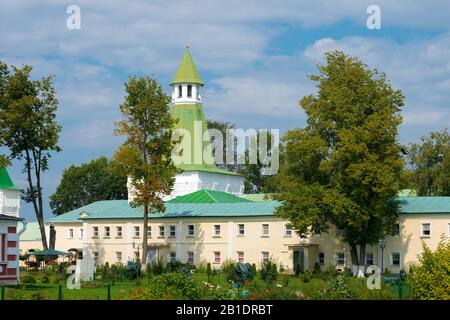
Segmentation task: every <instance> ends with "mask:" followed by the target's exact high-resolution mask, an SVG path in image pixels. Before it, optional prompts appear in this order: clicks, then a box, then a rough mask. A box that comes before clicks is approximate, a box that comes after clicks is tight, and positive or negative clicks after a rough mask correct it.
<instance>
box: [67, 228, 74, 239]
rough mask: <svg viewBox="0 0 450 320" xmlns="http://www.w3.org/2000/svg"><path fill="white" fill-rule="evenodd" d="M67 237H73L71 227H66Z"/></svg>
mask: <svg viewBox="0 0 450 320" xmlns="http://www.w3.org/2000/svg"><path fill="white" fill-rule="evenodd" d="M67 238H69V239H72V238H73V229H72V228H70V229H67Z"/></svg>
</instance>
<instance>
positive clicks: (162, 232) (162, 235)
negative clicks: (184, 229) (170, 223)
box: [158, 226, 166, 238]
mask: <svg viewBox="0 0 450 320" xmlns="http://www.w3.org/2000/svg"><path fill="white" fill-rule="evenodd" d="M158 228H159V237H160V238H164V236H165V233H166V230H165V228H164V226H159V227H158Z"/></svg>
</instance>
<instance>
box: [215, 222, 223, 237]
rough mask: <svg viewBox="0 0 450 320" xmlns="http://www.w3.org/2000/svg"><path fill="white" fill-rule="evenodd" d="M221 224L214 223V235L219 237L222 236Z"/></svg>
mask: <svg viewBox="0 0 450 320" xmlns="http://www.w3.org/2000/svg"><path fill="white" fill-rule="evenodd" d="M220 231H221V230H220V224H215V225H214V236H216V237H219V236H220Z"/></svg>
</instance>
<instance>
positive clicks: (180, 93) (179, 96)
mask: <svg viewBox="0 0 450 320" xmlns="http://www.w3.org/2000/svg"><path fill="white" fill-rule="evenodd" d="M181 95H182V91H181V86H178V98H181Z"/></svg>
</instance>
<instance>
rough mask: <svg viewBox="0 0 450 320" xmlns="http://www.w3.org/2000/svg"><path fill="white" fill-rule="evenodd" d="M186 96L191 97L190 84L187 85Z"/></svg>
mask: <svg viewBox="0 0 450 320" xmlns="http://www.w3.org/2000/svg"><path fill="white" fill-rule="evenodd" d="M187 96H188V98H192V86H191V85H188V86H187Z"/></svg>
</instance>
